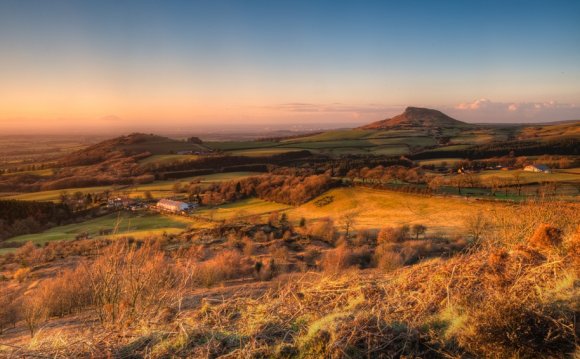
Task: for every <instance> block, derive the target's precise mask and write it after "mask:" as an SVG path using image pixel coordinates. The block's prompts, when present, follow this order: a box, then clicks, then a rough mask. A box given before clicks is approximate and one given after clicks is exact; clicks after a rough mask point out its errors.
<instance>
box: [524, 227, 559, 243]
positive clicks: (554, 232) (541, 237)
mask: <svg viewBox="0 0 580 359" xmlns="http://www.w3.org/2000/svg"><path fill="white" fill-rule="evenodd" d="M528 242H529V244H530V245H531V246H533V247H536V248H541V249H550V248H553V247H557V246H559V245H560V244H562V231H560V230H559V229H558V228H556V227H554V226H551V225H549V224H545V223H543V224H540V225H539V226H538V228H536V231H535V232H534V234H533V235H532V236H531V237H530V239H529V240H528Z"/></svg>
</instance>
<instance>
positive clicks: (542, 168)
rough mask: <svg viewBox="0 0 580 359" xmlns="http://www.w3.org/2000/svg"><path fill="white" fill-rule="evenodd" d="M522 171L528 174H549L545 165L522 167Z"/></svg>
mask: <svg viewBox="0 0 580 359" xmlns="http://www.w3.org/2000/svg"><path fill="white" fill-rule="evenodd" d="M524 171H528V172H542V173H550V172H551V171H550V167H548V166H546V165H528V166H526V167H524Z"/></svg>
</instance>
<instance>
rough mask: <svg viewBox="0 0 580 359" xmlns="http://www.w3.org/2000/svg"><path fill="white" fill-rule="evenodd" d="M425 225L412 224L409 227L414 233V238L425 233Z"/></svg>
mask: <svg viewBox="0 0 580 359" xmlns="http://www.w3.org/2000/svg"><path fill="white" fill-rule="evenodd" d="M426 231H427V227H426V226H424V225H422V224H414V225H413V227H411V232H412V233H413V234H414V235H415V239H419V236H420V235H422V234H425V232H426Z"/></svg>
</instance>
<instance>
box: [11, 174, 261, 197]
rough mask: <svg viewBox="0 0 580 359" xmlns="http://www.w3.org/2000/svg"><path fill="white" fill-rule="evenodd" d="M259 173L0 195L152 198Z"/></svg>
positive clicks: (215, 175)
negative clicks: (195, 184)
mask: <svg viewBox="0 0 580 359" xmlns="http://www.w3.org/2000/svg"><path fill="white" fill-rule="evenodd" d="M257 174H259V173H257V172H226V173H215V174H211V175H205V176H195V177H187V178H180V179H175V180H167V181H155V182H152V183H148V184H144V185H138V186H98V187H85V188H66V189H62V190H53V191H41V192H32V193H20V194H9V195H7V196H4V197H1V198H3V199H16V200H21V201H52V202H59V201H60V196H61V194H62V193H63V192H67V193H69V194H72V193H75V192H82V193H101V192H104V191H111V194H112V195H114V194H117V193H119V194H124V195H128V196H130V197H131V198H139V197H141V198H143V197H144V196H145V192H146V191H149V192H151V195H152V196H153V198H163V197H167V196H172V195H174V192H173V187H174V186H175V184H176V183H181V184H186V183H189V182H191V181H201V182H200V183H201V184H202V185H203V184H206V185H207V184H211V183H215V182H222V181H230V180H234V179H240V178H244V177H249V176H254V175H257Z"/></svg>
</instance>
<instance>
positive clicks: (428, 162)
mask: <svg viewBox="0 0 580 359" xmlns="http://www.w3.org/2000/svg"><path fill="white" fill-rule="evenodd" d="M461 160H462V159H461V158H434V159H432V160H421V161H419V165H420V166H442V164H443V162H445V163H446V164H447V166H452V165H454V164H455V163H457V162H459V161H461Z"/></svg>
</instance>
